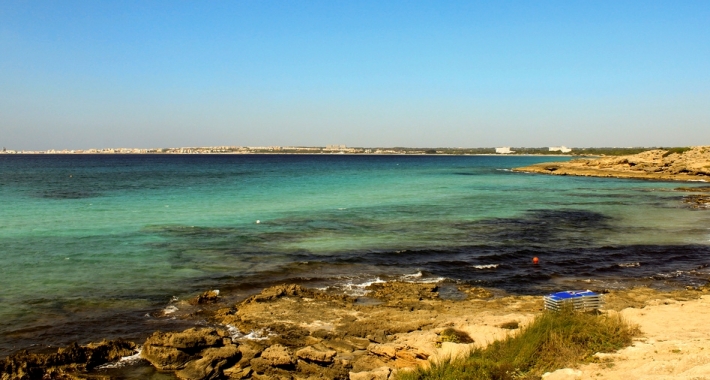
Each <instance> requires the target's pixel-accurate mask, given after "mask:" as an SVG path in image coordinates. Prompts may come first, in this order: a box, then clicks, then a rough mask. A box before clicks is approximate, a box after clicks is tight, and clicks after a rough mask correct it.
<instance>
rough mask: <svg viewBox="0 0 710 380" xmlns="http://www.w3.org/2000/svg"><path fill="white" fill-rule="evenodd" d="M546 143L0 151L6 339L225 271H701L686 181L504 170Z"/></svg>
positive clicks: (83, 319) (131, 310) (364, 278)
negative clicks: (426, 151) (477, 147)
mask: <svg viewBox="0 0 710 380" xmlns="http://www.w3.org/2000/svg"><path fill="white" fill-rule="evenodd" d="M551 159H564V158H550V157H542V158H540V157H489V156H446V157H441V156H435V157H432V156H339V155H317V156H305V155H291V156H289V155H273V156H271V155H269V156H267V155H258V156H231V155H230V156H160V155H154V156H0V242H1V243H2V245H1V248H0V258H1V260H2V265H1V266H0V289H2V293H0V321H1V322H0V350H4V351H5V352H7V351H10V350H12V349H14V348H18V347H19V346H21V345H23V344H27V343H31V342H33V339H35V340H44V341H46V340H48V339H49V340H52V339H53V338H52V337H53V336H57V338H56V341H57V342H62V341H66V340H71V339H89V338H90V337H92V336H97V335H101V334H105V333H106V331H105V330H102V329H105V328H106V326H105V323H104V322H102V320H105V319H106V318H113V319H112V321H113V322H112V323H114V324H115V323H118V322H117V321H123V322H125V324H126V325H129V324H133V325H140V323H137V322H136V321H138V320H140V318H142V317H143V315H144V314H145V313H146V312H149V311H150V310H155V309H159V308H161V307H164V306H165V304H166V303H167V302H168V300H169V299H170V298H171V297H172V296H178V297H187V296H190V295H193V294H195V293H196V292H199V291H202V290H205V289H208V288H217V287H219V288H223V289H225V288H226V289H228V288H230V287H231V288H233V289H246V288H249V287H256V288H258V287H260V286H266V285H268V284H270V283H273V282H279V281H303V282H308V283H310V284H311V285H313V286H321V287H322V286H346V285H347V286H350V285H353V284H355V285H357V284H361V283H367V282H368V281H372V280H373V279H374V278H378V277H379V278H397V276H403V275H409V276H410V278H418V279H419V280H426V279H435V278H446V279H449V280H450V281H464V282H471V283H478V284H481V285H484V286H491V287H498V288H502V289H506V290H508V291H512V292H522V293H539V292H542V291H546V290H548V289H552V288H554V286H556V285H555V284H556V281H557V280H558V279H560V278H568V277H589V278H598V279H607V280H608V281H611V280H610V279H618V278H635V279H642V280H649V281H657V282H664V283H668V282H669V281H671V282H673V281H675V282H676V283H678V284H693V283H698V282H702V281H705V279H706V278H707V277H708V276H707V273H706V269H705V268H706V267H707V264H708V263H710V259H708V257H709V256H708V255H709V254H710V250H709V246H708V245H709V244H710V241H709V240H710V229H708V227H710V223H709V222H710V214H709V213H706V212H702V211H692V210H690V209H688V208H686V207H684V205H683V203H682V201H681V200H682V196H683V193H680V192H675V191H673V189H674V188H675V187H678V186H679V185H678V184H676V183H664V182H646V181H632V180H616V179H595V178H578V177H558V176H542V175H531V174H523V173H512V172H510V171H509V170H508V169H510V168H513V167H518V166H524V165H528V164H532V163H536V162H541V161H549V160H551ZM257 220H259V221H260V223H256V221H257ZM534 255H536V256H540V258H541V260H542V261H543V263H544V264H545V266H544V267H541V269H536V270H535V271H533V272H531V271H530V270H529V268H528V267H527V264H528V261H529V259H530V257H532V256H534ZM634 264H638V265H634ZM481 266H483V267H484V268H485V269H484V270H481ZM486 266H488V267H486ZM490 266H495V267H490ZM387 276H390V277H387ZM412 276H413V277H412ZM123 322H122V323H123ZM68 323H69V324H73V325H72V326H74V327H72V328H69V327H67V326H68V325H67V324H68ZM141 323H142V322H141ZM114 328H115V331H114V330H112V332H111V334H114V335H120V334H122V333H126V332H127V331H133V330H130V329H129V328H128V327H125V328H119V327H115V326H114ZM141 328H146V327H141ZM58 331H63V332H66V331H71V333H69V334H68V335H66V336H65V335H62V334H59V333H58ZM38 334H39V335H40V336H42V337H43V338H42V339H36V337H37V336H38ZM50 338H51V339H50Z"/></svg>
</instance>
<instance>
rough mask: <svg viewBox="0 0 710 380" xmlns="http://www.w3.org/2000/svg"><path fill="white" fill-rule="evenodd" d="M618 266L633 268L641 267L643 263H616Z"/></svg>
mask: <svg viewBox="0 0 710 380" xmlns="http://www.w3.org/2000/svg"><path fill="white" fill-rule="evenodd" d="M616 265H617V266H619V267H621V268H633V267H640V266H641V263H638V262H637V263H621V264H616Z"/></svg>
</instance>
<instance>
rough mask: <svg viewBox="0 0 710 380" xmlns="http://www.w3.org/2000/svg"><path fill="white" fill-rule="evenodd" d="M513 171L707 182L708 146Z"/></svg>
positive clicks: (709, 165) (548, 163) (576, 161)
mask: <svg viewBox="0 0 710 380" xmlns="http://www.w3.org/2000/svg"><path fill="white" fill-rule="evenodd" d="M513 171H516V172H525V173H541V174H552V175H574V176H585V177H611V178H635V179H648V180H660V181H699V182H707V181H710V146H697V147H692V148H688V150H675V151H674V150H663V149H654V150H649V151H646V152H642V153H639V154H634V155H628V156H619V157H602V158H597V159H574V160H571V161H568V162H547V163H540V164H535V165H531V166H525V167H521V168H515V169H513Z"/></svg>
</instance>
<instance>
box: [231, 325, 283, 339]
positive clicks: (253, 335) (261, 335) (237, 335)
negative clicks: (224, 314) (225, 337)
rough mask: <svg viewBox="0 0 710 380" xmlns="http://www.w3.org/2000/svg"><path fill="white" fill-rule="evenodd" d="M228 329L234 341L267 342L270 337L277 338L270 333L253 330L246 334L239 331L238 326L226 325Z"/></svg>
mask: <svg viewBox="0 0 710 380" xmlns="http://www.w3.org/2000/svg"><path fill="white" fill-rule="evenodd" d="M224 326H225V327H226V328H227V332H228V333H229V337H230V338H232V339H233V340H237V339H249V340H266V339H269V337H270V336H275V335H276V334H273V333H270V332H268V331H267V330H263V329H262V330H252V331H251V332H249V334H244V333H243V332H241V331H239V328H237V327H236V326H232V325H224Z"/></svg>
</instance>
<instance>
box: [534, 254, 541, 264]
mask: <svg viewBox="0 0 710 380" xmlns="http://www.w3.org/2000/svg"><path fill="white" fill-rule="evenodd" d="M539 262H540V259H538V258H537V256H535V257H533V264H535V265H537V263H539Z"/></svg>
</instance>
